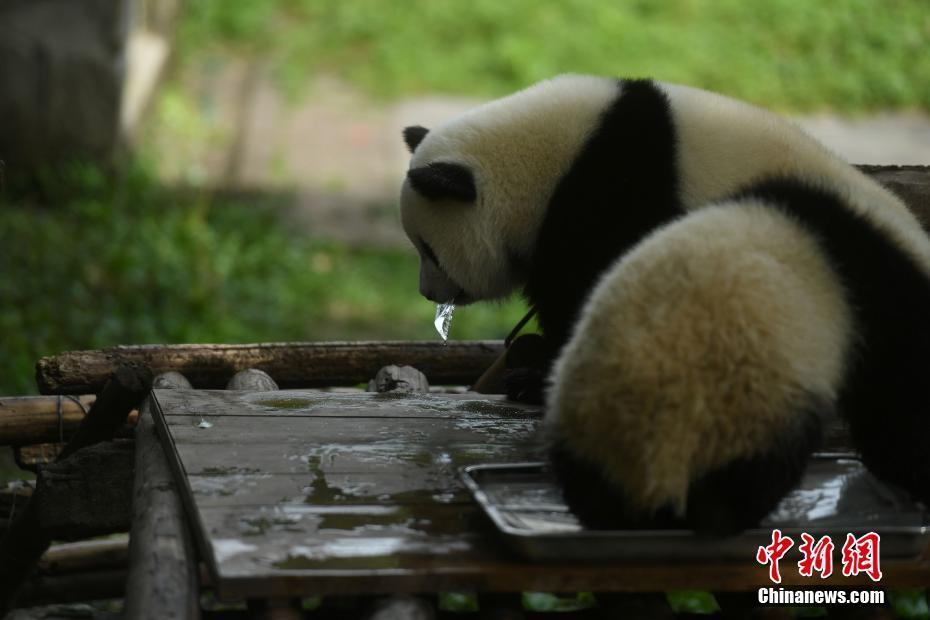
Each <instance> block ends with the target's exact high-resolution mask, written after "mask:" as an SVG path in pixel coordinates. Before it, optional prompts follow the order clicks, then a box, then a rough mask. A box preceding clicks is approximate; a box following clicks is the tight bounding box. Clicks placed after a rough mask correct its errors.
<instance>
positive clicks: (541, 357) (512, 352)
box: [504, 334, 550, 405]
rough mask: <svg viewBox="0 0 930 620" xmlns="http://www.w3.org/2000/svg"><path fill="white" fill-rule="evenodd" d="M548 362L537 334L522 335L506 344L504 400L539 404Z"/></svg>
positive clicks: (548, 357)
mask: <svg viewBox="0 0 930 620" xmlns="http://www.w3.org/2000/svg"><path fill="white" fill-rule="evenodd" d="M549 360H550V356H549V354H548V347H547V346H546V341H545V339H544V338H543V337H542V336H540V335H539V334H525V335H523V336H520V337H519V338H517V339H516V340H514V341H513V342H512V343H510V348H509V349H507V359H506V367H507V370H505V371H504V390H505V392H506V394H507V398H509V399H510V400H516V401H519V402H521V403H529V404H532V405H541V404H543V400H544V398H545V388H546V376H547V375H548V374H549V372H548V371H549Z"/></svg>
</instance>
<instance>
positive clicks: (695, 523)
mask: <svg viewBox="0 0 930 620" xmlns="http://www.w3.org/2000/svg"><path fill="white" fill-rule="evenodd" d="M826 408H827V407H826V406H818V405H814V406H812V407H810V408H807V409H805V410H803V411H801V412H800V413H799V414H798V416H797V417H796V418H795V421H794V423H793V424H792V425H791V426H792V427H791V428H788V429H783V430H782V431H781V433H780V434H779V436H778V437H777V439H776V441H775V443H774V445H773V447H772V449H771V450H770V451H768V452H766V453H764V454H761V455H758V456H756V457H752V458H743V459H739V460H736V461H732V462H730V463H728V464H726V465H725V466H723V467H719V468H717V469H715V470H713V471H711V472H708V473H707V474H705V475H703V476H701V477H700V478H698V479H696V480H694V481H693V482H692V483H691V486H690V488H689V490H688V508H687V512H686V514H685V523H686V525H687V527H689V528H690V529H693V530H694V531H695V532H698V533H700V534H706V535H711V536H724V535H728V534H735V533H738V532H740V531H742V530H744V529H747V528H750V527H753V526H755V525H757V524H758V523H759V521H761V520H762V519H764V518H765V517H766V516H767V515H768V514H769V513H771V512H772V511H773V510H774V509H775V508H776V506H777V505H778V503H779V502H780V501H781V500H782V498H784V497H785V495H787V494H788V493H789V492H790V491H791V490H792V489H794V488H795V487H797V486H798V484H799V483H800V482H801V478H802V476H803V475H804V470H805V468H806V466H807V462H808V460H809V459H810V457H811V455H812V454H813V453H814V451H815V450H817V448H819V447H820V445H821V443H822V439H823V425H822V422H821V420H823V419H824V418H825V417H827V416H828V415H830V412H829V411H826V410H825V409H826Z"/></svg>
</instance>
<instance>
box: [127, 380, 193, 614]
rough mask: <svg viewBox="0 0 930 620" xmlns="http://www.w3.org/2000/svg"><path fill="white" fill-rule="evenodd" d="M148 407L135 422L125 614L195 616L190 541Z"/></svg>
mask: <svg viewBox="0 0 930 620" xmlns="http://www.w3.org/2000/svg"><path fill="white" fill-rule="evenodd" d="M180 380H183V377H182V378H180ZM165 383H166V381H164V377H157V378H156V380H155V384H156V385H165ZM187 386H188V387H189V384H188V385H187ZM153 408H154V405H153V400H152V399H151V398H148V399H146V400H145V401H144V403H143V405H142V408H141V409H140V412H139V423H138V424H137V426H136V462H135V465H136V466H135V484H134V492H133V519H132V531H131V535H130V541H129V544H130V549H129V554H130V568H129V577H128V580H127V582H126V591H127V592H128V593H129V596H128V597H127V599H126V608H125V611H124V617H126V618H130V619H137V618H152V619H153V620H154V619H157V618H199V617H200V600H199V590H198V573H197V566H196V564H195V561H194V545H193V542H192V540H191V535H190V532H189V531H188V528H187V521H186V519H185V517H184V508H183V506H182V503H181V499H180V497H179V496H178V493H177V491H176V488H175V485H174V482H173V479H172V475H171V471H170V470H169V467H168V463H167V461H166V458H165V453H164V450H163V449H162V446H161V443H160V442H159V440H158V437H157V435H156V431H155V424H154V421H153V420H152V414H151V410H152V409H153Z"/></svg>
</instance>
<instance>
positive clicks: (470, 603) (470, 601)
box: [439, 592, 478, 613]
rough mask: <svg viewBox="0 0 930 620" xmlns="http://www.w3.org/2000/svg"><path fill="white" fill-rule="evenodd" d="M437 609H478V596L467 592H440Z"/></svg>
mask: <svg viewBox="0 0 930 620" xmlns="http://www.w3.org/2000/svg"><path fill="white" fill-rule="evenodd" d="M439 611H451V612H455V613H466V612H475V611H478V597H477V596H475V595H474V594H469V593H467V592H440V593H439Z"/></svg>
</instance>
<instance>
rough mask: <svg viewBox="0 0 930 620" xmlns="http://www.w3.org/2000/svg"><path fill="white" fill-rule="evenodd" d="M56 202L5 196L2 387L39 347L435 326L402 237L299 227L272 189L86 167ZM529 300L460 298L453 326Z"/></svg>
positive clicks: (504, 318) (417, 335) (12, 389)
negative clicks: (381, 238)
mask: <svg viewBox="0 0 930 620" xmlns="http://www.w3.org/2000/svg"><path fill="white" fill-rule="evenodd" d="M52 196H53V202H54V204H56V206H55V207H54V208H38V207H35V206H33V205H32V204H28V203H23V202H18V201H10V200H7V201H6V202H2V201H0V209H2V210H3V213H4V215H3V217H2V218H0V247H3V248H4V251H3V252H2V253H0V273H3V274H11V275H12V277H3V278H0V333H2V334H3V338H2V339H0V394H27V393H32V392H34V391H35V387H34V382H33V367H34V364H35V362H36V360H37V359H38V358H39V357H40V356H42V355H49V354H54V353H57V352H60V351H62V350H68V349H83V348H97V347H103V346H109V345H114V344H128V343H132V344H142V343H171V342H228V343H236V342H267V341H282V340H339V339H367V338H373V339H435V338H437V336H436V334H435V332H434V330H433V327H432V318H433V313H434V310H435V307H434V306H433V305H432V304H431V303H429V302H428V301H426V300H424V299H423V298H422V297H420V296H419V294H418V292H417V286H418V276H417V270H418V266H417V262H416V257H415V255H414V253H413V252H412V251H408V250H406V249H373V248H350V247H346V246H344V245H341V244H338V243H334V242H331V241H326V240H321V239H313V238H308V237H306V236H302V235H297V234H294V233H292V232H291V231H290V230H289V228H288V222H287V220H286V218H283V217H282V215H281V214H280V213H279V211H278V208H279V205H278V204H277V203H276V201H274V200H270V199H262V198H261V197H252V198H248V197H238V198H237V197H229V196H222V197H221V196H217V195H214V194H211V193H210V192H207V191H196V190H177V189H170V188H166V187H163V186H161V185H159V184H158V183H157V182H156V181H155V180H154V179H153V177H152V174H151V173H150V172H149V169H148V168H147V167H145V166H140V165H135V166H130V168H129V169H128V170H126V171H125V172H124V173H123V174H121V175H119V176H118V177H115V178H112V179H110V178H107V177H106V176H104V175H102V174H100V173H99V172H98V171H96V170H95V169H94V168H89V167H78V168H74V169H72V170H71V171H70V173H69V174H68V175H67V176H66V178H64V179H58V180H57V181H56V183H55V185H54V187H53V188H52ZM522 312H523V305H522V302H520V301H512V302H510V303H507V304H504V305H503V306H502V307H495V306H494V305H476V306H472V307H469V308H466V309H460V310H459V311H458V312H457V314H456V317H455V320H454V321H453V326H452V334H451V336H452V337H453V338H456V339H466V338H502V337H503V336H505V335H506V334H507V332H508V330H509V328H510V327H511V326H512V325H513V324H514V323H515V322H516V321H517V320H518V319H519V318H520V316H522Z"/></svg>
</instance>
